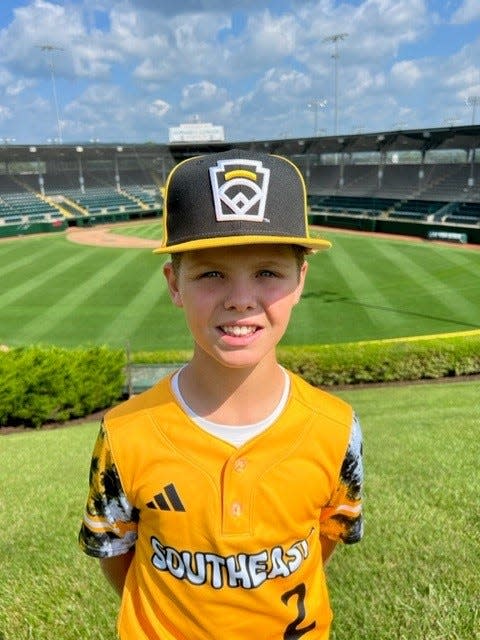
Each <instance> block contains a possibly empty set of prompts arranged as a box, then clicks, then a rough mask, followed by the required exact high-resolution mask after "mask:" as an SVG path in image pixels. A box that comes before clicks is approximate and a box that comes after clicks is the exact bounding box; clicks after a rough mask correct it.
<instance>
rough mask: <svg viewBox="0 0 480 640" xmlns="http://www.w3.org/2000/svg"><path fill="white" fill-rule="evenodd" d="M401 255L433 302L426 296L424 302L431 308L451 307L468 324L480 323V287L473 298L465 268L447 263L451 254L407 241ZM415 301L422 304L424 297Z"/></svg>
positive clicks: (455, 316) (457, 318)
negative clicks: (426, 298) (440, 253)
mask: <svg viewBox="0 0 480 640" xmlns="http://www.w3.org/2000/svg"><path fill="white" fill-rule="evenodd" d="M412 249H415V250H412ZM402 256H403V261H404V264H405V265H406V266H407V267H408V269H410V271H411V274H412V276H411V277H414V278H415V282H416V283H417V285H418V286H421V287H423V288H424V289H425V290H426V291H428V295H429V296H430V298H431V303H430V302H429V301H428V300H427V301H426V304H425V305H424V307H425V308H426V310H427V311H428V312H431V311H432V304H434V305H435V307H436V308H437V309H438V307H439V306H442V307H444V308H446V309H448V311H449V313H450V314H451V315H452V317H453V318H454V319H456V320H457V321H458V322H461V321H464V322H465V323H467V324H468V323H469V322H470V323H473V324H474V326H478V312H479V303H480V287H479V288H478V289H477V292H476V296H474V299H470V298H469V297H468V296H469V293H467V292H466V290H467V289H469V286H468V285H467V283H469V279H468V278H466V276H465V271H463V270H458V269H457V268H456V267H454V271H453V273H452V266H450V265H449V264H448V255H445V254H443V253H442V255H439V253H438V252H436V251H429V252H428V254H426V253H425V250H424V248H423V247H421V246H420V247H416V248H415V247H412V245H407V246H406V248H405V251H404V252H402ZM479 267H480V262H479ZM464 291H465V293H464ZM416 302H417V305H421V304H422V300H421V299H419V300H417V301H416ZM475 323H476V324H475ZM469 326H472V325H471V324H470V325H469Z"/></svg>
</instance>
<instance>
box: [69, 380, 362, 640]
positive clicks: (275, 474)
mask: <svg viewBox="0 0 480 640" xmlns="http://www.w3.org/2000/svg"><path fill="white" fill-rule="evenodd" d="M289 376H290V382H291V384H290V395H289V399H288V402H287V405H286V407H285V409H284V410H283V412H282V414H281V415H280V417H279V418H278V419H277V420H276V422H275V423H274V424H273V425H271V426H270V427H269V428H267V429H266V430H265V431H264V432H263V433H261V434H260V435H258V436H256V437H254V438H252V439H251V440H249V441H248V442H246V443H245V444H243V445H242V446H240V447H238V448H236V447H234V446H232V445H231V444H228V443H227V442H225V441H223V440H220V439H218V438H216V437H214V436H212V435H211V434H209V433H207V432H205V431H204V430H203V429H201V428H200V427H199V426H198V425H197V424H195V422H193V421H192V420H191V419H190V418H189V417H188V416H187V415H186V414H185V413H184V411H183V410H182V408H181V407H180V406H179V404H178V402H177V400H176V398H175V396H174V394H173V392H172V389H171V386H170V379H169V378H165V379H163V380H161V381H160V382H159V383H158V384H157V385H155V386H154V387H153V388H152V389H150V390H148V391H146V392H145V393H143V394H140V395H138V396H136V397H133V398H131V399H130V400H128V401H126V402H124V403H123V404H121V405H119V406H118V407H116V408H114V409H113V410H111V411H109V412H108V413H107V414H106V416H105V418H104V421H103V424H102V428H101V430H100V435H99V437H98V440H97V442H96V445H95V449H94V452H93V457H92V466H91V472H90V493H89V496H88V501H87V508H86V512H85V517H84V521H83V525H82V528H81V531H80V536H79V540H80V544H81V546H82V547H83V549H84V551H85V552H86V553H87V554H89V555H92V556H96V557H108V556H115V555H120V554H122V553H125V552H127V551H129V550H130V549H133V548H134V549H135V553H134V556H133V560H132V563H131V565H130V568H129V571H128V574H127V578H126V582H125V587H124V590H123V596H122V603H121V607H120V613H119V618H118V631H119V635H120V638H121V640H147V639H148V640H174V639H175V640H212V639H215V638H218V639H222V640H223V639H225V638H227V639H228V640H246V639H250V638H255V640H297V639H299V638H302V639H304V640H326V639H327V638H328V636H329V628H330V624H331V619H332V613H331V609H330V605H329V599H328V594H327V586H326V580H325V574H324V568H323V565H322V549H321V536H325V537H328V538H331V539H333V540H340V541H343V542H346V543H352V542H357V541H358V540H359V539H360V538H361V536H362V515H361V483H362V460H361V433H360V429H359V425H358V421H357V419H356V417H355V415H354V413H353V410H352V408H351V407H350V406H349V405H348V404H347V403H345V402H343V401H342V400H340V399H339V398H336V397H334V396H332V395H330V394H328V393H325V392H323V391H320V390H318V389H316V388H314V387H312V386H310V385H309V384H307V383H306V382H305V381H303V380H302V379H301V378H299V377H298V376H296V375H294V374H291V373H289Z"/></svg>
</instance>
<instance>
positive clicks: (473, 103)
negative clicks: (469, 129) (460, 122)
mask: <svg viewBox="0 0 480 640" xmlns="http://www.w3.org/2000/svg"><path fill="white" fill-rule="evenodd" d="M465 102H466V103H467V107H472V124H475V113H476V111H477V107H478V105H480V96H468V98H467V99H466V101H465Z"/></svg>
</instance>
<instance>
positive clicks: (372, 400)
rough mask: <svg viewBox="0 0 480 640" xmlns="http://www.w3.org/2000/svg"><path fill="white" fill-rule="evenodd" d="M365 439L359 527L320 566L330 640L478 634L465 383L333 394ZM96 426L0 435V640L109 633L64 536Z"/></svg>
mask: <svg viewBox="0 0 480 640" xmlns="http://www.w3.org/2000/svg"><path fill="white" fill-rule="evenodd" d="M338 395H341V396H343V397H345V398H347V399H348V400H349V401H350V402H352V404H353V405H354V407H355V408H356V410H357V412H358V414H359V415H360V418H361V421H362V425H363V430H364V438H365V463H366V477H367V481H366V488H365V515H366V526H365V538H364V541H363V542H362V543H360V544H359V545H354V546H352V547H345V548H340V549H339V550H337V552H336V554H335V556H334V558H333V559H332V561H331V563H330V565H329V567H328V575H329V583H330V593H331V599H332V604H333V608H334V613H335V622H334V626H333V631H332V640H352V639H353V638H358V639H361V640H391V639H395V640H414V639H421V640H479V639H480V599H479V597H478V576H479V575H480V554H479V548H480V520H479V512H478V508H477V505H478V451H479V449H478V438H479V434H478V425H479V424H480V407H479V404H478V382H450V383H442V384H438V383H437V384H435V383H431V384H419V385H409V386H399V387H383V388H370V389H355V390H348V391H341V392H338ZM97 430H98V424H96V423H86V424H81V425H76V426H74V427H66V428H63V429H55V430H44V431H34V432H32V433H19V434H13V435H8V436H1V437H0V458H1V460H0V486H1V488H2V490H1V493H0V513H1V518H2V526H1V528H0V549H1V558H0V602H1V606H0V639H1V640H52V639H55V640H79V639H81V640H93V639H95V640H113V639H114V638H115V630H114V626H115V617H116V612H117V606H118V600H117V597H116V596H115V595H114V594H113V592H112V591H111V589H110V588H109V587H108V585H107V584H106V582H105V581H104V580H103V578H102V577H101V576H100V572H99V569H98V566H97V562H96V561H95V560H93V559H91V558H87V557H86V556H84V555H83V554H82V552H81V551H80V550H79V548H78V547H77V542H76V537H77V532H78V528H79V524H80V519H81V515H82V510H83V504H84V501H85V496H86V491H87V478H88V466H89V457H90V453H91V449H92V446H93V442H94V439H95V436H96V433H97Z"/></svg>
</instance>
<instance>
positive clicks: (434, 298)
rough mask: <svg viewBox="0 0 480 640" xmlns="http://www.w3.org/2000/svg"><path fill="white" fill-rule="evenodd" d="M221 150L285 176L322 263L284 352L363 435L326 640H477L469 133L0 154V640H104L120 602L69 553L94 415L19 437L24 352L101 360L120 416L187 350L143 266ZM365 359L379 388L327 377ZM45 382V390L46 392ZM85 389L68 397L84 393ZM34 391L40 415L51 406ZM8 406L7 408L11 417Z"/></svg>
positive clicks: (25, 384)
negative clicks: (358, 512) (274, 160)
mask: <svg viewBox="0 0 480 640" xmlns="http://www.w3.org/2000/svg"><path fill="white" fill-rule="evenodd" d="M232 148H238V149H243V150H247V151H248V150H254V151H262V152H267V153H271V154H277V155H281V156H285V157H287V158H289V159H290V160H291V161H292V162H293V163H294V164H295V165H296V166H297V167H298V169H299V170H300V172H301V173H302V175H303V177H304V181H305V185H306V189H307V197H308V203H309V211H308V221H309V223H310V227H311V233H312V235H316V234H319V235H321V236H322V237H325V238H326V239H328V240H330V241H331V242H332V245H333V248H332V249H331V250H330V251H328V252H325V253H322V254H321V255H318V256H312V257H309V259H308V260H309V279H308V280H307V285H306V287H305V290H304V292H303V296H302V304H301V305H299V306H298V307H297V308H296V309H295V311H294V321H293V322H292V323H291V326H290V327H289V329H288V331H287V333H286V335H285V337H284V339H283V341H282V344H281V345H280V349H281V350H282V349H283V350H284V351H283V352H282V353H284V354H285V358H286V361H287V362H288V364H289V366H290V364H291V363H292V362H297V360H298V361H300V363H299V364H298V370H299V371H300V372H302V373H304V374H305V375H307V376H308V372H309V365H308V363H306V362H304V361H303V360H302V358H305V354H310V353H314V354H315V353H317V351H318V352H320V351H321V352H322V353H325V354H327V356H326V357H328V358H330V359H329V360H328V363H329V365H332V367H333V364H332V363H334V364H335V367H336V368H337V369H338V372H339V373H338V375H337V378H335V379H334V380H333V379H332V380H327V379H326V378H322V379H320V380H319V386H322V385H325V386H329V387H330V389H331V390H332V391H333V393H336V394H338V395H339V396H340V397H342V398H345V399H347V400H348V401H349V402H351V403H352V405H354V406H355V408H356V411H357V412H358V414H359V415H360V417H361V420H362V427H363V430H364V438H365V449H366V451H365V460H366V469H367V482H366V490H365V492H366V494H365V499H366V515H365V521H366V525H365V526H366V529H365V540H364V541H363V542H362V544H360V545H354V548H352V549H348V551H343V550H342V549H340V550H339V551H338V552H337V553H336V557H335V559H334V560H333V561H332V563H331V566H330V565H329V567H328V578H329V585H330V590H331V600H332V605H333V609H334V611H335V621H334V626H333V630H332V636H331V637H332V640H347V639H350V638H354V637H356V638H362V639H364V640H387V639H393V638H396V639H398V640H413V638H422V639H423V640H479V639H480V604H479V599H478V575H480V564H479V554H478V548H479V543H480V537H479V535H480V534H479V531H480V520H479V515H478V509H477V510H476V507H475V505H476V504H477V503H478V451H479V448H478V439H479V435H478V428H479V425H480V405H479V402H478V397H479V377H478V376H479V374H480V354H479V348H480V346H479V345H480V342H479V339H480V338H479V337H480V282H479V276H480V126H476V125H471V126H450V127H441V128H430V129H415V130H407V129H404V130H395V131H381V132H375V133H358V134H351V135H342V136H337V135H335V136H315V137H310V138H302V139H297V138H292V139H285V138H281V139H270V140H260V141H259V140H255V141H240V142H235V143H227V142H208V143H201V142H199V143H195V142H176V143H170V144H153V143H146V144H127V143H123V142H121V141H120V142H119V143H117V144H110V143H109V144H101V143H81V144H53V145H15V144H8V145H6V144H5V145H3V147H1V148H0V273H1V274H2V285H1V287H0V301H1V305H0V344H1V351H0V371H2V377H4V384H3V385H2V387H3V389H2V391H0V427H1V428H0V431H2V435H1V436H0V451H1V452H2V464H1V466H2V469H1V471H0V482H1V486H2V489H3V491H2V494H3V495H2V496H0V507H1V508H2V510H4V514H6V515H5V517H6V519H7V522H8V532H7V529H6V527H2V531H1V532H0V543H1V548H2V555H4V558H5V559H7V558H8V563H6V564H9V569H8V571H5V573H3V569H2V570H1V572H0V575H1V576H3V577H2V579H1V580H0V602H1V603H2V606H1V607H0V640H27V639H34V640H51V639H52V638H56V639H59V640H76V639H78V638H82V639H83V640H89V639H92V640H93V638H95V640H108V639H111V638H113V637H114V636H113V633H114V621H115V617H116V611H117V606H118V602H117V599H116V596H115V594H114V593H113V592H112V593H111V592H110V591H109V590H108V589H106V588H105V586H104V581H103V579H102V577H101V575H100V573H99V572H95V571H93V570H92V566H93V565H92V563H91V560H89V559H86V558H85V557H83V555H82V554H81V553H79V552H78V549H76V547H75V541H74V538H75V536H76V532H77V529H78V522H79V517H80V516H81V509H82V507H83V500H84V496H85V490H86V487H85V485H84V484H82V483H81V481H79V479H82V478H87V476H88V467H87V465H88V463H89V452H90V451H91V447H92V445H93V441H94V438H95V435H96V433H97V431H98V424H99V419H100V416H101V415H102V413H103V411H105V410H106V409H107V408H108V407H107V404H106V401H105V400H98V401H96V404H95V403H94V404H93V405H92V406H91V407H90V411H88V412H85V415H78V414H77V415H68V414H67V413H61V412H60V411H57V409H55V410H53V409H50V408H48V409H46V410H45V416H46V418H45V420H43V421H42V424H32V423H29V422H28V419H27V418H26V417H25V416H26V415H27V413H26V412H25V411H24V409H25V403H27V401H28V398H29V397H30V396H29V395H28V394H33V393H34V391H33V389H32V388H31V387H32V386H33V382H32V380H33V379H34V376H33V375H32V376H30V373H31V372H32V370H33V369H35V367H36V366H38V367H40V365H39V362H40V361H39V360H38V358H39V357H40V356H39V355H38V354H39V353H41V352H42V351H45V352H47V353H54V354H55V353H57V354H62V356H61V357H62V358H64V359H63V360H62V361H61V362H62V363H64V364H63V365H62V366H65V371H66V370H67V367H68V366H69V364H68V363H69V361H71V360H73V359H75V358H77V355H78V353H79V350H86V351H88V350H90V351H93V352H95V353H97V352H98V351H99V350H102V349H106V350H107V351H108V352H110V351H111V352H112V353H114V354H116V355H115V357H116V358H117V359H118V358H119V359H120V361H121V367H122V368H121V371H122V375H123V376H124V378H123V382H122V385H123V386H122V394H123V395H125V394H126V393H129V394H131V393H137V392H138V391H141V390H143V389H144V388H147V387H148V386H150V385H151V384H153V382H155V381H156V380H157V379H158V377H160V376H161V375H163V374H164V373H165V370H166V369H168V368H171V367H176V366H178V364H181V363H182V362H184V361H185V360H186V358H187V357H188V354H189V350H190V349H191V346H192V345H191V343H190V337H189V333H188V331H187V327H186V326H185V324H184V321H183V316H182V315H181V314H180V312H179V310H178V309H177V308H175V307H174V306H173V305H172V304H171V303H170V300H169V296H168V291H167V289H166V286H165V284H164V282H163V278H162V258H161V257H159V256H156V255H154V254H153V251H152V250H153V248H155V247H157V246H158V245H159V243H160V241H161V238H162V213H163V189H164V186H165V182H166V179H167V176H168V174H169V172H170V170H171V169H172V168H173V167H174V166H175V165H177V164H178V163H179V162H181V161H183V160H185V159H187V158H190V157H192V156H196V155H204V154H209V153H214V152H217V151H225V150H228V149H232ZM409 345H412V346H411V347H410V346H409ZM413 345H414V346H415V349H416V350H415V351H414V352H412V353H413V355H412V356H411V361H409V365H408V367H407V366H406V365H405V366H404V367H403V369H402V366H403V365H402V364H401V362H402V355H403V356H405V357H406V354H410V351H409V349H410V348H412V349H413V348H414V347H413ZM32 349H34V350H38V351H34V352H31V350H32ZM369 349H371V350H372V351H371V352H372V353H375V358H377V360H378V362H380V365H379V368H380V369H382V371H383V374H382V376H377V374H376V373H374V372H373V370H374V367H373V365H372V364H371V362H366V364H365V362H362V364H361V366H362V367H363V370H362V376H363V377H361V376H359V375H356V374H355V375H354V374H351V376H350V378H349V377H348V376H343V377H342V375H341V374H342V371H343V372H345V371H346V370H347V369H349V367H350V366H353V365H352V364H351V363H352V361H353V362H354V361H355V360H356V359H360V358H361V354H362V353H364V352H365V353H366V352H367V351H368V350H369ZM23 353H28V354H29V358H30V360H28V364H27V365H26V368H25V369H24V370H22V371H24V373H22V374H20V373H18V370H16V371H15V373H13V374H12V373H11V372H10V371H9V369H8V366H9V365H8V358H9V357H11V356H12V354H23ZM32 353H33V355H32ZM369 353H370V352H369ZM454 353H455V356H453V355H452V354H454ZM459 353H460V356H459V355H458V354H459ZM65 354H66V355H65ZM69 354H71V355H69ZM118 354H120V355H118ZM432 354H433V356H432ZM15 357H17V356H15ZM372 357H373V356H372ZM18 358H20V356H18ZM423 358H424V360H423ZM457 358H458V359H459V360H458V362H460V359H461V364H458V362H457ZM390 359H392V361H393V359H397V360H398V363H397V364H396V365H395V367H397V369H402V373H401V374H399V375H398V376H397V375H396V371H395V372H394V373H392V371H393V365H391V362H390ZM377 360H376V362H377ZM10 361H11V360H10ZM88 362H91V361H90V360H89V361H88ZM309 362H310V361H309ZM412 362H413V364H411V363H412ZM452 362H454V364H452ZM125 363H126V364H125ZM42 366H43V364H42ZM87 366H93V365H87ZM107 366H108V364H107ZM312 366H313V365H312ZM375 366H376V365H375ZM302 367H303V368H302ZM335 367H333V368H335ZM57 368H58V367H57ZM407 369H408V370H407ZM352 370H353V369H352ZM44 371H47V369H45V370H44ZM90 371H93V369H90ZM438 371H440V373H438ZM61 373H62V372H61V371H60V372H57V373H56V374H55V376H54V375H53V374H48V376H50V375H52V385H53V384H57V383H56V382H55V380H60V378H61ZM394 374H395V375H394ZM75 375H78V377H77V378H76V377H75ZM21 376H24V377H21ZM48 376H45V377H48ZM56 376H58V378H57V377H56ZM142 376H143V377H142ZM145 376H146V378H145ZM94 382H95V381H92V380H90V381H89V383H88V384H86V383H85V387H86V388H87V387H88V392H89V393H93V391H92V390H91V389H90V388H92V389H93V388H94V387H95V384H94ZM37 383H38V379H37ZM41 384H42V385H43V386H42V389H43V391H42V392H41V393H40V396H41V401H42V402H43V403H44V404H46V402H47V401H46V399H45V398H46V396H47V395H48V394H49V390H48V389H49V388H50V387H48V385H47V383H46V381H45V379H44V380H43V381H42V383H41ZM58 384H63V382H62V383H60V382H58ZM69 385H70V387H71V388H74V387H77V388H78V387H82V385H84V379H83V378H82V377H81V375H80V373H74V374H70V372H69ZM13 389H15V390H16V394H17V397H20V398H21V400H18V402H17V406H15V407H10V406H9V407H7V409H8V411H7V409H3V408H2V407H1V405H2V404H8V402H11V401H10V396H11V395H12V390H13ZM20 390H21V391H20ZM42 393H43V395H42ZM2 397H4V398H5V401H4V402H2ZM122 397H123V396H122ZM119 399H120V398H119V397H118V398H116V399H115V400H114V399H112V398H111V397H110V399H109V402H110V404H113V403H114V402H116V401H118V400H119ZM39 402H40V401H39ZM22 403H24V404H22ZM37 406H40V404H39V405H37ZM22 411H23V413H22ZM56 411H57V413H55V412H56ZM49 412H50V413H49ZM12 415H15V416H16V418H15V420H12V418H11V416H12ZM5 416H7V417H5ZM22 416H23V417H22ZM65 416H68V418H69V419H68V420H67V419H66V417H65ZM72 418H74V419H72ZM32 426H37V427H39V428H37V429H32V428H31V427H32ZM61 427H63V428H61ZM49 461H51V464H49ZM46 463H47V464H46ZM19 468H21V469H22V472H21V473H20V474H19V472H18V470H19ZM59 468H61V470H62V473H61V474H59V473H58V469H59ZM24 469H25V470H27V474H28V481H27V482H25V477H26V474H25V472H24V471H23V470H24ZM39 487H40V489H39ZM39 491H40V493H41V498H42V499H41V500H39ZM476 511H477V512H476ZM44 533H46V535H43V534H44ZM53 538H55V546H54V549H55V554H56V557H55V558H54V559H53V560H52V556H51V550H50V549H51V546H52V545H51V540H52V539H53ZM357 547H358V548H357ZM95 568H96V567H95ZM32 603H33V606H32ZM359 628H361V629H362V631H361V632H359V631H358V630H359ZM307 637H308V636H307Z"/></svg>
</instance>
